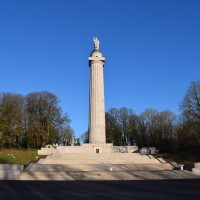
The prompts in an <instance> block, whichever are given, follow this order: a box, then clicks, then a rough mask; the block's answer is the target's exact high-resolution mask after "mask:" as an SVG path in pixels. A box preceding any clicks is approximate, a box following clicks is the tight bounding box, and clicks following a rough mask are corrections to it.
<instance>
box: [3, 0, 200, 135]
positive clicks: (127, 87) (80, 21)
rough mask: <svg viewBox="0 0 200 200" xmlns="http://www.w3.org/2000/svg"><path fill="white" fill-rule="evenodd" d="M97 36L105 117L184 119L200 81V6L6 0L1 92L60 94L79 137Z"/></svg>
mask: <svg viewBox="0 0 200 200" xmlns="http://www.w3.org/2000/svg"><path fill="white" fill-rule="evenodd" d="M93 36H97V37H98V38H99V39H100V49H101V51H102V52H103V54H104V56H105V57H106V64H105V68H104V78H105V100H106V102H105V103H106V110H108V109H109V108H111V107H116V108H120V107H128V108H132V109H133V110H134V111H135V112H136V114H140V113H141V112H142V111H144V109H146V108H155V109H157V110H158V111H161V110H165V109H169V110H171V111H173V112H174V113H176V114H178V113H179V104H180V102H181V101H182V99H183V97H184V95H185V92H186V90H187V88H188V86H189V84H190V82H191V81H193V80H197V79H199V78H200V1H198V0H196V1H195V0H188V1H185V0H180V1H178V0H167V1H164V0H151V1H150V0H146V1H145V0H137V1H135V0H101V1H90V0H84V1H82V0H46V1H45V0H28V1H27V0H24V1H20V0H18V1H16V0H0V74H1V76H0V92H15V93H20V94H23V95H26V94H28V93H30V92H35V91H44V90H45V91H50V92H52V93H54V94H56V95H57V96H58V98H59V100H60V106H61V107H62V109H63V111H64V112H67V113H68V114H69V116H70V118H71V120H72V124H71V125H72V128H73V129H74V131H75V134H76V136H79V135H80V134H81V133H83V132H84V131H86V130H87V128H88V99H89V67H88V56H89V55H90V53H91V51H92V50H93V42H92V37H93Z"/></svg>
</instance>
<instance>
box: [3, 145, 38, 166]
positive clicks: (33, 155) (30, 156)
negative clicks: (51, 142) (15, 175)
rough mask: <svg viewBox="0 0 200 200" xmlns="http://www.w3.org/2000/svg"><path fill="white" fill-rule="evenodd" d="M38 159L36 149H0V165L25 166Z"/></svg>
mask: <svg viewBox="0 0 200 200" xmlns="http://www.w3.org/2000/svg"><path fill="white" fill-rule="evenodd" d="M37 158H38V155H37V150H36V149H0V163H3V164H6V163H7V164H20V165H26V164H27V163H29V162H30V161H31V160H36V159H37Z"/></svg>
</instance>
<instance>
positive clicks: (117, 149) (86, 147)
mask: <svg viewBox="0 0 200 200" xmlns="http://www.w3.org/2000/svg"><path fill="white" fill-rule="evenodd" d="M137 150H138V147H137V146H113V144H112V143H106V144H83V145H82V146H57V147H56V148H41V150H38V155H51V154H52V153H55V152H61V153H73V154H76V153H78V154H80V153H83V154H84V153H87V154H93V153H97V152H98V153H100V154H101V153H104V154H105V153H133V152H135V151H137Z"/></svg>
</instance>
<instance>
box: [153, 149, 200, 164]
mask: <svg viewBox="0 0 200 200" xmlns="http://www.w3.org/2000/svg"><path fill="white" fill-rule="evenodd" d="M155 157H157V158H163V159H165V160H166V161H167V162H172V161H175V162H177V163H179V164H184V165H189V164H193V163H197V162H200V151H199V150H185V151H179V152H175V153H162V154H157V155H155Z"/></svg>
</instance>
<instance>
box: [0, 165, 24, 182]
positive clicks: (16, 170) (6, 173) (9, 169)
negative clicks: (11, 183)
mask: <svg viewBox="0 0 200 200" xmlns="http://www.w3.org/2000/svg"><path fill="white" fill-rule="evenodd" d="M23 168H24V166H23V165H17V164H0V180H12V179H13V177H15V176H18V175H19V174H20V173H21V172H22V170H23Z"/></svg>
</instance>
